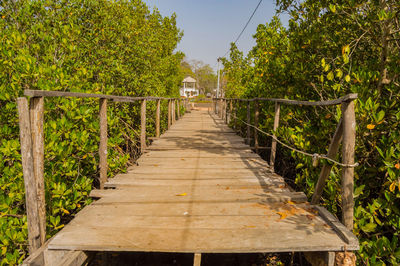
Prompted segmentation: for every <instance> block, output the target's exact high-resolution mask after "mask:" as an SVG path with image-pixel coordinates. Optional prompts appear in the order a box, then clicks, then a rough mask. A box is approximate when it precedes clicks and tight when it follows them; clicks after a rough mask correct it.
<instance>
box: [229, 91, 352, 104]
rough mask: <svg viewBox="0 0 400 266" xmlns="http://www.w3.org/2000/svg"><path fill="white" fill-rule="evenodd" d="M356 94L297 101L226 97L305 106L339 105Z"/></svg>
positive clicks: (245, 100)
mask: <svg viewBox="0 0 400 266" xmlns="http://www.w3.org/2000/svg"><path fill="white" fill-rule="evenodd" d="M357 97H358V95H357V93H350V94H347V95H345V96H343V97H340V98H339V99H334V100H328V101H315V102H313V101H297V100H288V99H277V98H254V99H235V98H227V99H232V100H236V101H244V102H248V101H255V100H258V101H269V102H275V103H284V104H290V105H305V106H330V105H339V104H341V103H343V102H348V101H351V100H355V99H357Z"/></svg>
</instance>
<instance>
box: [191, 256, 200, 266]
mask: <svg viewBox="0 0 400 266" xmlns="http://www.w3.org/2000/svg"><path fill="white" fill-rule="evenodd" d="M200 265H201V253H195V254H194V258H193V266H200Z"/></svg>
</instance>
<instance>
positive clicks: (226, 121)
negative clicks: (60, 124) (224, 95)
mask: <svg viewBox="0 0 400 266" xmlns="http://www.w3.org/2000/svg"><path fill="white" fill-rule="evenodd" d="M224 110H225V123H227V124H228V100H226V99H225V100H224Z"/></svg>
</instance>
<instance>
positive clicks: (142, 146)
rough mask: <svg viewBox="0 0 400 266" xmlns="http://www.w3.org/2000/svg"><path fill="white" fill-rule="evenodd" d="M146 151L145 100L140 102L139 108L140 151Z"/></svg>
mask: <svg viewBox="0 0 400 266" xmlns="http://www.w3.org/2000/svg"><path fill="white" fill-rule="evenodd" d="M145 150H146V100H143V101H142V104H141V108H140V151H141V152H142V153H144V151H145Z"/></svg>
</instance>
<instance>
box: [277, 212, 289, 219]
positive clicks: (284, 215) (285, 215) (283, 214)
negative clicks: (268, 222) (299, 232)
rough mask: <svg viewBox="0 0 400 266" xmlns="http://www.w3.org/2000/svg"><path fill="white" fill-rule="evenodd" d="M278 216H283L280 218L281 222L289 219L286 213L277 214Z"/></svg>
mask: <svg viewBox="0 0 400 266" xmlns="http://www.w3.org/2000/svg"><path fill="white" fill-rule="evenodd" d="M277 214H279V215H280V216H281V218H279V219H280V220H283V219H285V218H286V217H287V214H286V213H284V212H277Z"/></svg>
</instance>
